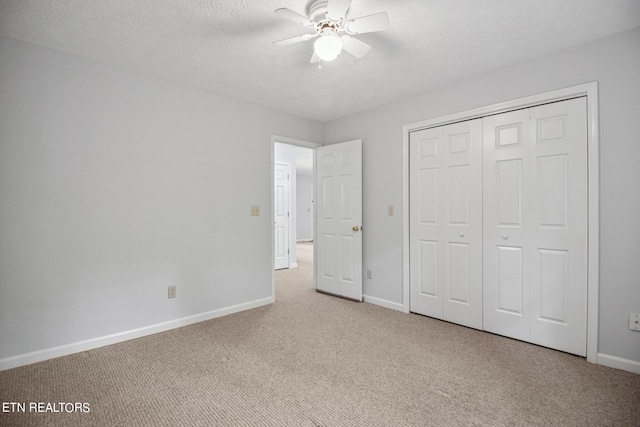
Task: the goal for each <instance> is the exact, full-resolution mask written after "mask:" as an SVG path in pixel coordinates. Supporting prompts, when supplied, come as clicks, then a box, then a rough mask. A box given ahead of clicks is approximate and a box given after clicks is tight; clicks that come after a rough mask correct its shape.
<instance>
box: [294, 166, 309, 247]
mask: <svg viewBox="0 0 640 427" xmlns="http://www.w3.org/2000/svg"><path fill="white" fill-rule="evenodd" d="M296 185H297V188H298V191H297V194H296V198H297V204H296V221H297V224H298V226H297V230H296V234H297V239H296V240H297V241H298V242H300V241H305V242H308V241H311V240H313V176H312V175H301V174H297V175H296Z"/></svg>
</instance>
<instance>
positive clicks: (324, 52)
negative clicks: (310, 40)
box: [313, 31, 342, 61]
mask: <svg viewBox="0 0 640 427" xmlns="http://www.w3.org/2000/svg"><path fill="white" fill-rule="evenodd" d="M313 49H314V50H315V52H316V55H318V57H319V58H320V59H322V60H323V61H333V60H334V59H336V58H337V57H338V55H340V52H342V40H340V37H338V35H337V34H336V33H335V32H333V31H328V32H325V33H324V34H322V35H321V36H320V37H319V38H318V39H317V40H316V41H315V43H314V44H313Z"/></svg>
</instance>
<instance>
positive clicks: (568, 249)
mask: <svg viewBox="0 0 640 427" xmlns="http://www.w3.org/2000/svg"><path fill="white" fill-rule="evenodd" d="M586 118H587V111H586V99H585V98H577V99H572V100H568V101H563V102H557V103H553V104H547V105H542V106H538V107H533V108H530V109H524V110H519V111H513V112H509V113H504V114H498V115H494V116H488V117H485V118H483V129H484V155H483V159H484V179H483V189H482V194H483V198H484V201H483V204H484V210H483V215H484V230H483V241H484V251H483V256H484V261H483V274H484V278H483V288H484V290H483V295H484V304H483V311H484V314H483V329H485V330H486V331H490V332H494V333H497V334H500V335H505V336H509V337H513V338H517V339H520V340H524V341H529V342H532V343H535V344H540V345H543V346H546V347H551V348H555V349H558V350H562V351H566V352H570V353H574V354H578V355H581V356H585V355H586V332H587V328H586V325H587V157H586V156H587V133H586V131H587V124H586Z"/></svg>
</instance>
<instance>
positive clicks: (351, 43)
mask: <svg viewBox="0 0 640 427" xmlns="http://www.w3.org/2000/svg"><path fill="white" fill-rule="evenodd" d="M340 39H341V40H342V49H343V50H346V51H347V52H349V53H350V54H351V55H353V56H355V57H356V58H362V57H363V56H365V55H366V54H367V53H369V51H370V50H371V46H369V45H368V44H366V43H365V42H362V41H360V40H358V39H356V38H354V37H351V36H350V35H348V34H345V35H344V36H342V37H340Z"/></svg>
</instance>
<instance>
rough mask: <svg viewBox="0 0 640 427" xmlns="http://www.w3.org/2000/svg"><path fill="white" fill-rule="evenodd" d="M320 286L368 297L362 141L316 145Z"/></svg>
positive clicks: (354, 296) (328, 290)
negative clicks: (364, 270) (365, 289)
mask: <svg viewBox="0 0 640 427" xmlns="http://www.w3.org/2000/svg"><path fill="white" fill-rule="evenodd" d="M316 191H317V194H316V200H317V206H316V209H317V215H316V246H315V259H316V269H315V271H316V290H318V291H319V292H325V293H329V294H332V295H337V296H341V297H345V298H349V299H352V300H356V301H362V141H361V140H356V141H349V142H343V143H340V144H332V145H327V146H323V147H319V148H317V149H316Z"/></svg>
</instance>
